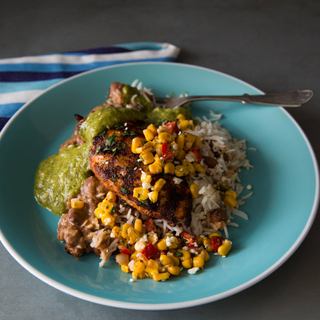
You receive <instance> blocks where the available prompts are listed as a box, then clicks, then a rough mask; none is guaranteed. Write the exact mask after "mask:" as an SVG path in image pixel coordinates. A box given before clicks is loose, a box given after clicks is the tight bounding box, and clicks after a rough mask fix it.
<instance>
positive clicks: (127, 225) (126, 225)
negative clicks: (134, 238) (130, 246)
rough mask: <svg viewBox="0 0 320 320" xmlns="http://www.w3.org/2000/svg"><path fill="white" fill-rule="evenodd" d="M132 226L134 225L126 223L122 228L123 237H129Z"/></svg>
mask: <svg viewBox="0 0 320 320" xmlns="http://www.w3.org/2000/svg"><path fill="white" fill-rule="evenodd" d="M130 228H132V225H130V224H128V223H125V224H124V225H123V226H122V227H121V228H120V230H121V237H122V238H125V239H127V238H128V229H130Z"/></svg>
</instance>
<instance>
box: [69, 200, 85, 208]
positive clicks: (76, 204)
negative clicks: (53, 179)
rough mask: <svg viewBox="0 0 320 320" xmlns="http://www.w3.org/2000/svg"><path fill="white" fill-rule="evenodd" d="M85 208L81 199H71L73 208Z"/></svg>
mask: <svg viewBox="0 0 320 320" xmlns="http://www.w3.org/2000/svg"><path fill="white" fill-rule="evenodd" d="M83 207H84V202H83V201H81V200H79V199H71V208H73V209H82V208H83Z"/></svg>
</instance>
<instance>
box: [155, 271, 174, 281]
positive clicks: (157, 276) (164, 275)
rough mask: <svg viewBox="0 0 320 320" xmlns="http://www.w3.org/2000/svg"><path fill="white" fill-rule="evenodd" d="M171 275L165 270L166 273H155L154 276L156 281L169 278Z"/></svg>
mask: <svg viewBox="0 0 320 320" xmlns="http://www.w3.org/2000/svg"><path fill="white" fill-rule="evenodd" d="M169 277H170V273H169V272H164V273H158V274H153V275H152V278H153V280H155V281H161V280H167V279H169Z"/></svg>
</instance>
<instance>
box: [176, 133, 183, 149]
mask: <svg viewBox="0 0 320 320" xmlns="http://www.w3.org/2000/svg"><path fill="white" fill-rule="evenodd" d="M176 142H177V145H178V149H179V150H182V149H183V147H184V135H183V134H180V135H179V136H178V138H177V139H176Z"/></svg>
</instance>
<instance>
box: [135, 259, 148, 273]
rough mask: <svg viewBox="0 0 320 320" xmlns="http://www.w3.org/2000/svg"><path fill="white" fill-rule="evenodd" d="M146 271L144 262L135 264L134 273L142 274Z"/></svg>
mask: <svg viewBox="0 0 320 320" xmlns="http://www.w3.org/2000/svg"><path fill="white" fill-rule="evenodd" d="M144 269H145V265H144V263H143V262H141V261H135V262H134V264H133V271H135V272H138V273H140V272H142V271H143V270H144Z"/></svg>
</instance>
